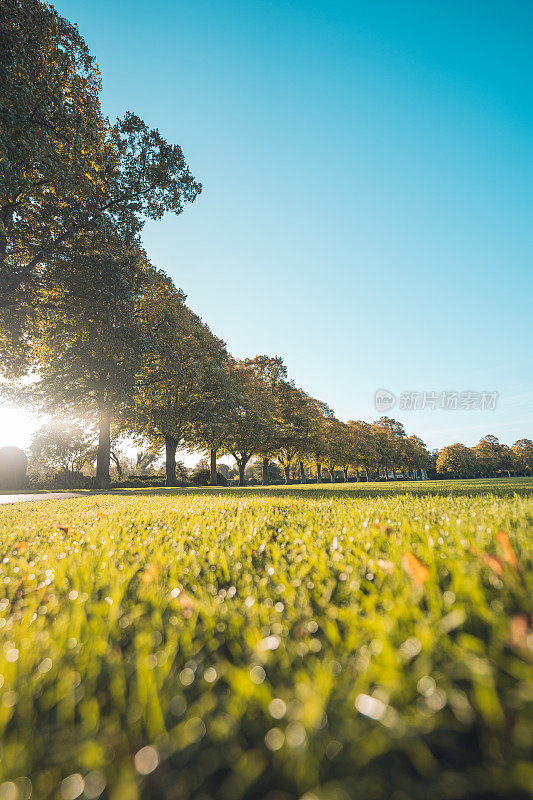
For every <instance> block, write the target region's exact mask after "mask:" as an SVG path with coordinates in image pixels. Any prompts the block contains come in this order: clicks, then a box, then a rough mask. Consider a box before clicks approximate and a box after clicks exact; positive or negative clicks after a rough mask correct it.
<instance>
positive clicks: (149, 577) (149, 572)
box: [142, 564, 157, 583]
mask: <svg viewBox="0 0 533 800" xmlns="http://www.w3.org/2000/svg"><path fill="white" fill-rule="evenodd" d="M156 578H157V567H156V565H155V564H150V566H149V567H148V568H147V569H146V571H145V572H143V576H142V580H143V583H152V581H154V580H155V579H156Z"/></svg>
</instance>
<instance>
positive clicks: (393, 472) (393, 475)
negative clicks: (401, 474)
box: [392, 467, 397, 480]
mask: <svg viewBox="0 0 533 800" xmlns="http://www.w3.org/2000/svg"><path fill="white" fill-rule="evenodd" d="M392 477H393V478H394V480H397V478H396V468H395V467H393V468H392Z"/></svg>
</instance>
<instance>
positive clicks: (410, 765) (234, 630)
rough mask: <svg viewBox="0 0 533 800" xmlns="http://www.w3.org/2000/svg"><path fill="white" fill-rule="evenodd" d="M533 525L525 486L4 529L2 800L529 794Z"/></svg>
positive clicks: (447, 487) (341, 497) (440, 487)
mask: <svg viewBox="0 0 533 800" xmlns="http://www.w3.org/2000/svg"><path fill="white" fill-rule="evenodd" d="M532 523H533V482H532V481H531V480H528V479H517V480H505V481H499V482H498V481H496V482H495V481H489V482H475V481H472V482H466V481H460V482H459V481H458V482H446V483H444V482H438V483H435V484H430V483H420V484H414V483H413V484H408V485H406V484H404V483H403V484H400V483H398V484H390V485H387V484H376V485H372V484H368V485H365V484H361V485H351V486H349V487H347V486H345V485H342V484H336V485H334V486H327V485H323V486H319V487H313V486H303V487H299V486H295V487H289V488H284V487H279V488H272V489H270V490H267V491H264V490H254V489H242V490H225V491H221V492H216V491H212V490H209V489H205V490H203V489H199V490H196V491H179V490H178V491H176V490H168V491H165V490H155V491H150V490H145V491H138V492H136V491H130V492H124V493H121V494H120V495H117V496H109V495H94V496H89V497H84V498H80V499H75V500H67V499H59V500H51V501H47V502H45V503H35V504H34V503H31V504H30V503H26V504H21V505H15V506H9V507H3V508H0V525H1V529H2V536H1V548H2V558H3V561H2V563H1V568H0V582H1V583H2V589H1V590H0V742H1V751H0V800H28V799H29V798H30V797H31V798H32V800H45V798H54V800H56V799H57V800H75V798H77V797H81V798H88V800H91V798H97V797H103V798H104V797H105V798H110V800H137V799H138V798H142V800H146V799H149V800H156V799H157V800H189V798H190V799H191V800H193V799H194V800H209V799H210V798H211V800H219V798H220V800H239V799H240V798H242V799H243V800H255V799H256V798H257V799H258V800H263V798H265V799H266V798H268V800H300V798H305V800H316V799H317V798H318V800H352V798H364V800H381V798H390V800H409V799H410V798H412V800H418V798H424V800H426V798H431V800H433V798H437V800H438V799H439V798H442V799H443V800H455V798H479V800H481V799H482V798H483V800H484V799H485V798H522V797H523V798H527V797H532V796H533V791H532V788H531V787H532V786H533V765H532V763H531V752H532V748H533V635H532V633H531V624H530V613H531V603H530V595H531V591H532V589H533V569H532V557H531V540H532ZM501 532H503V534H502V533H501ZM507 536H508V538H507Z"/></svg>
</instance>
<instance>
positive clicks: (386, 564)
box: [376, 558, 394, 575]
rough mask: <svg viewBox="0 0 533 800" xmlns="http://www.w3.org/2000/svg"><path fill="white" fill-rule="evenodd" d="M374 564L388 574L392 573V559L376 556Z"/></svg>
mask: <svg viewBox="0 0 533 800" xmlns="http://www.w3.org/2000/svg"><path fill="white" fill-rule="evenodd" d="M376 564H377V565H378V567H379V568H380V569H382V570H384V571H385V572H387V573H388V574H389V575H392V573H393V572H394V564H393V563H392V561H387V559H386V558H378V560H377V561H376Z"/></svg>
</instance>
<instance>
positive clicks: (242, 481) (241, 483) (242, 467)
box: [238, 459, 247, 486]
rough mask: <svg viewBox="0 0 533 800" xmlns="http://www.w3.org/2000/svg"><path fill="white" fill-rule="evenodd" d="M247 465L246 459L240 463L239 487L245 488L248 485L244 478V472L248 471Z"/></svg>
mask: <svg viewBox="0 0 533 800" xmlns="http://www.w3.org/2000/svg"><path fill="white" fill-rule="evenodd" d="M246 464H247V462H246V461H244V459H242V460H241V461H239V462H238V467H239V486H245V485H246V480H245V478H244V470H245V469H246Z"/></svg>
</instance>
